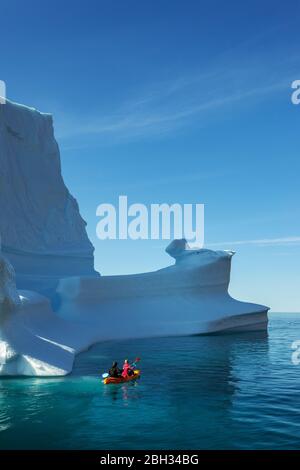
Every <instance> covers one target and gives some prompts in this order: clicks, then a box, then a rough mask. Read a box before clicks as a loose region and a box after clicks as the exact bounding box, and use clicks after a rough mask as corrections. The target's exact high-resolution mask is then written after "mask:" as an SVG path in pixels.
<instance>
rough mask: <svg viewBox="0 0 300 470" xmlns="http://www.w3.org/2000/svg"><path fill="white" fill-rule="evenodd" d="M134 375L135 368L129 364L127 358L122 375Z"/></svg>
mask: <svg viewBox="0 0 300 470" xmlns="http://www.w3.org/2000/svg"><path fill="white" fill-rule="evenodd" d="M132 375H134V370H133V368H132V367H131V365H130V364H129V362H128V359H125V362H124V365H123V371H122V377H124V378H126V377H127V376H129V377H130V376H132Z"/></svg>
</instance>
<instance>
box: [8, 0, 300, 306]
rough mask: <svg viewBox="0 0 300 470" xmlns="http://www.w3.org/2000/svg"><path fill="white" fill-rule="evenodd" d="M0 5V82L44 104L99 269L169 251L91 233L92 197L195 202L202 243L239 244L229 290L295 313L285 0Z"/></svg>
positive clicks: (298, 38) (298, 121)
mask: <svg viewBox="0 0 300 470" xmlns="http://www.w3.org/2000/svg"><path fill="white" fill-rule="evenodd" d="M0 13H1V28H0V41H1V42H0V44H1V62H0V64H1V67H0V79H2V80H5V81H6V83H7V89H8V97H9V98H10V99H12V100H14V101H17V102H21V103H23V104H27V105H29V106H34V107H36V108H38V109H39V110H41V111H45V112H51V113H52V114H53V115H54V122H55V131H56V136H57V139H58V142H59V144H60V148H61V157H62V168H63V174H64V178H65V181H66V184H67V185H68V187H69V188H70V190H71V192H72V193H73V194H74V195H75V196H76V198H77V199H78V201H79V204H80V208H81V212H82V214H83V216H84V218H85V219H86V220H87V222H88V233H89V236H90V238H91V240H92V241H93V243H94V245H95V248H96V267H97V268H98V269H99V270H100V271H101V272H102V273H103V274H113V273H115V274H116V273H132V272H140V271H148V270H153V269H156V268H160V267H162V266H164V265H167V264H169V257H168V256H167V255H166V254H164V247H165V246H166V244H167V243H166V242H159V241H157V242H154V241H137V242H132V241H105V242H103V241H99V240H97V239H96V236H95V228H96V223H97V218H96V216H95V211H96V207H97V205H98V204H100V203H102V202H111V203H116V202H117V198H118V195H119V194H127V195H128V197H129V202H132V203H134V202H140V203H144V204H150V203H152V202H153V203H155V202H168V203H174V202H179V203H204V204H205V205H206V217H205V223H206V230H205V238H206V244H207V246H211V247H218V248H230V249H234V250H236V251H237V254H236V256H235V258H234V260H233V273H232V284H231V293H232V294H234V295H236V296H238V297H240V298H242V299H248V300H253V301H257V302H261V303H264V304H267V305H270V306H271V307H272V308H273V310H274V311H292V310H293V311H300V296H299V286H300V263H299V261H300V256H299V255H300V199H299V196H300V185H299V177H300V164H299V150H300V149H299V132H300V106H298V107H297V106H294V105H292V104H291V99H290V97H291V88H290V86H291V82H292V81H293V80H296V79H300V46H299V45H300V29H299V21H300V3H299V1H290V2H288V3H283V2H282V1H274V0H273V1H268V0H266V1H263V2H262V1H261V0H260V1H258V0H254V1H248V2H243V3H241V2H240V1H227V2H224V1H214V0H212V1H209V2H204V1H200V0H193V1H192V0H186V1H182V0H180V1H178V0H164V1H158V0H152V1H150V0H148V1H146V0H145V1H141V0H118V1H117V0H105V1H102V0H86V1H84V2H83V1H77V0H75V1H69V0H65V1H63V2H62V1H58V0H51V1H46V0H44V1H40V0H39V1H37V0H27V1H26V2H21V1H20V0H9V1H8V0H2V1H1V11H0ZM290 237H296V238H295V239H294V241H291V239H290ZM261 240H265V241H264V242H263V243H262V242H261ZM236 242H239V243H236ZM213 244H217V245H213Z"/></svg>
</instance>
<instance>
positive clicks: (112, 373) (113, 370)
mask: <svg viewBox="0 0 300 470" xmlns="http://www.w3.org/2000/svg"><path fill="white" fill-rule="evenodd" d="M108 373H109V375H110V377H121V371H120V369H119V367H118V363H117V362H116V361H114V362H113V365H112V368H111V369H109V372H108Z"/></svg>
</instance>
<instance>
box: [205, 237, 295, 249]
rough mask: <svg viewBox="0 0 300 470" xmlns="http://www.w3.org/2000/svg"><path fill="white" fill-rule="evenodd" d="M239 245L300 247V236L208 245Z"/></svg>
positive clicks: (210, 245) (209, 244)
mask: <svg viewBox="0 0 300 470" xmlns="http://www.w3.org/2000/svg"><path fill="white" fill-rule="evenodd" d="M238 245H255V246H298V245H300V236H293V237H282V238H261V239H254V240H235V241H227V242H218V243H208V244H207V246H208V247H224V246H238Z"/></svg>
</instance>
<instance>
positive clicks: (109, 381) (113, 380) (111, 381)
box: [103, 370, 141, 385]
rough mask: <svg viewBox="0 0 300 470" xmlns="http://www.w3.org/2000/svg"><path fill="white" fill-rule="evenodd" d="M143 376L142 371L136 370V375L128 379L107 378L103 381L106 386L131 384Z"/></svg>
mask: <svg viewBox="0 0 300 470" xmlns="http://www.w3.org/2000/svg"><path fill="white" fill-rule="evenodd" d="M140 376H141V371H140V370H135V371H134V375H130V376H128V377H107V378H106V379H104V380H103V383H104V385H109V384H123V383H126V382H131V381H132V380H137V379H139V378H140Z"/></svg>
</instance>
